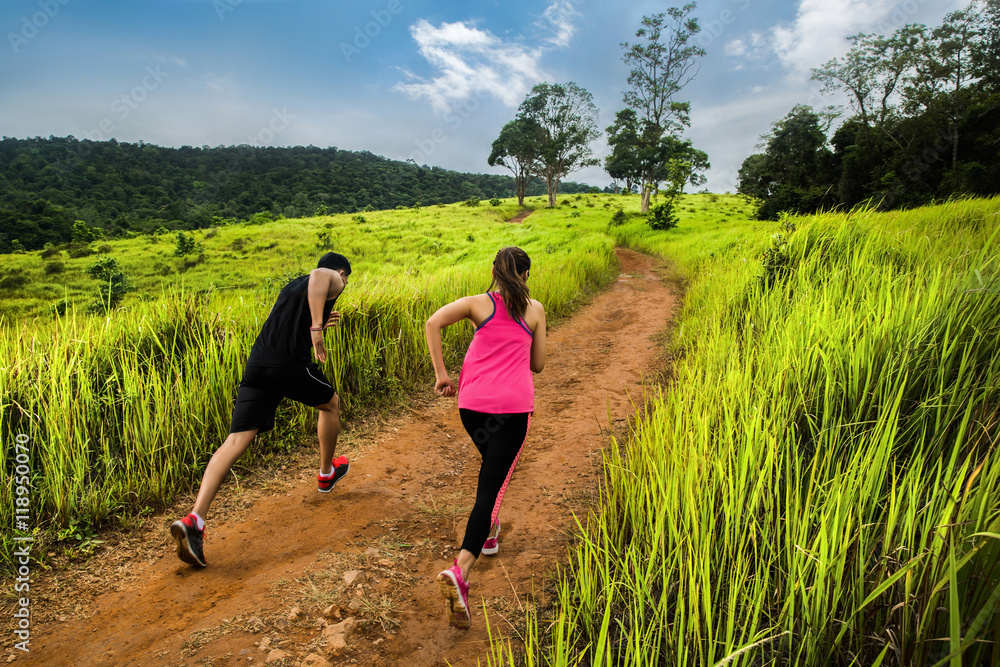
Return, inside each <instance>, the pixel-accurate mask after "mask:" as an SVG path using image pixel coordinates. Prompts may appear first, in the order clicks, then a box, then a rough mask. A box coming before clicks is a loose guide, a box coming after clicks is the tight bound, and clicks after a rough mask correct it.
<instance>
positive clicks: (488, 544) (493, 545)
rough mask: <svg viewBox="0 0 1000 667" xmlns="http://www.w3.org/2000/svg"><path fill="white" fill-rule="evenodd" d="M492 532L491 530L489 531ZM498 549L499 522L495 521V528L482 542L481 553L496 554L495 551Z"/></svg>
mask: <svg viewBox="0 0 1000 667" xmlns="http://www.w3.org/2000/svg"><path fill="white" fill-rule="evenodd" d="M490 532H493V531H490ZM498 551H500V522H499V521H497V530H496V533H494V534H493V536H492V537H487V538H486V541H485V542H484V543H483V550H482V552H481V553H482V554H483V555H484V556H496V555H497V552H498Z"/></svg>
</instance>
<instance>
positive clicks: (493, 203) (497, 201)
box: [490, 197, 503, 206]
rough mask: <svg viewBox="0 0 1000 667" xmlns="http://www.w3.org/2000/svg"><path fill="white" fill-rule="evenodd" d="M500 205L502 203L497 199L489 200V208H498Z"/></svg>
mask: <svg viewBox="0 0 1000 667" xmlns="http://www.w3.org/2000/svg"><path fill="white" fill-rule="evenodd" d="M502 203H503V202H502V201H501V200H500V198H499V197H494V198H493V199H491V200H490V206H499V205H500V204H502Z"/></svg>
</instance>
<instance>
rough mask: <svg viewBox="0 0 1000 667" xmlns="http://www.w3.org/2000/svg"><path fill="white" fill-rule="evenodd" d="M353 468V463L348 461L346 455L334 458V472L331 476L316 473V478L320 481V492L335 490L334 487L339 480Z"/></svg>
mask: <svg viewBox="0 0 1000 667" xmlns="http://www.w3.org/2000/svg"><path fill="white" fill-rule="evenodd" d="M350 469H351V464H350V462H348V460H347V457H346V456H340V457H338V458H336V459H334V460H333V474H332V475H330V476H329V477H323V475H316V479H317V480H318V481H319V492H320V493H330V492H331V491H333V487H334V486H336V485H337V482H339V481H340V480H341V478H343V477H344V475H346V474H347V471H348V470H350Z"/></svg>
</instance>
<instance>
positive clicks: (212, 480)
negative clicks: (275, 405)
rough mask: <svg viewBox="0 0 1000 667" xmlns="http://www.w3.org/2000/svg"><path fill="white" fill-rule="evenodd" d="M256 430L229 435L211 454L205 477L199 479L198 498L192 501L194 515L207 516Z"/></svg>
mask: <svg viewBox="0 0 1000 667" xmlns="http://www.w3.org/2000/svg"><path fill="white" fill-rule="evenodd" d="M255 435H257V429H251V430H249V431H240V432H239V433H230V434H229V437H228V438H226V441H225V442H223V443H222V446H221V447H219V449H217V450H216V451H215V454H212V460H211V461H209V462H208V467H206V468H205V475H204V476H203V477H202V478H201V487H200V488H199V489H198V498H197V500H195V501H194V510H193V511H194V513H195V514H197V515H198V516H200V517H201V518H202V519H204V518H205V517H206V516H208V508H209V506H210V505H211V504H212V499H213V498H215V494H216V493H217V492H218V490H219V487H220V486H222V480H224V479H225V478H226V475H227V474H228V473H229V470H230V469H231V468H232V467H233V464H235V463H236V461H237V459H239V458H240V456H242V455H243V452H245V451H246V450H247V447H249V446H250V443H251V442H253V438H254V436H255Z"/></svg>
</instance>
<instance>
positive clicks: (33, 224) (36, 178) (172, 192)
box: [0, 137, 591, 252]
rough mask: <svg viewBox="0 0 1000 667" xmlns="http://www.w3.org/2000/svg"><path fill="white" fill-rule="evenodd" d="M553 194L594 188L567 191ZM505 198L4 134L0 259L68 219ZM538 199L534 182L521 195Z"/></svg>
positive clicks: (299, 211) (116, 230)
mask: <svg viewBox="0 0 1000 667" xmlns="http://www.w3.org/2000/svg"><path fill="white" fill-rule="evenodd" d="M560 189H561V190H562V191H563V192H565V193H578V192H586V191H588V190H590V189H591V188H590V186H588V185H586V184H579V183H573V182H567V183H561V184H560ZM514 193H515V190H514V179H513V178H511V177H510V176H503V175H494V174H466V173H460V172H456V171H449V170H447V169H441V168H438V167H426V166H423V167H421V166H418V165H415V164H411V163H406V162H398V161H394V160H389V159H386V158H383V157H380V156H378V155H373V154H372V153H369V152H367V151H362V152H356V151H345V150H338V149H337V148H317V147H315V146H294V147H289V148H262V147H253V146H247V145H244V146H228V147H222V146H220V147H215V148H208V147H200V148H198V147H191V146H183V147H181V148H165V147H162V146H155V145H153V144H147V143H143V142H139V143H137V144H131V143H124V142H118V141H116V140H114V139H112V140H110V141H97V142H95V141H89V140H78V139H75V138H74V137H65V138H59V137H49V138H48V139H45V138H41V137H37V138H31V139H15V138H10V137H4V138H3V139H2V140H0V252H11V251H12V250H17V249H21V248H23V249H25V250H36V249H40V248H42V247H43V246H44V245H45V244H46V243H52V244H54V245H58V244H60V243H68V242H70V241H72V236H73V223H74V222H75V221H76V220H83V221H84V222H86V223H87V224H88V225H89V226H90V227H92V228H94V229H99V230H102V231H103V232H104V234H105V235H107V236H109V237H114V236H123V235H126V234H128V233H129V232H136V233H148V232H151V231H154V230H157V229H159V228H161V227H163V228H166V229H168V230H190V229H201V228H205V227H210V226H213V225H215V224H218V222H219V221H220V220H245V219H249V218H251V217H252V216H254V215H255V214H260V213H265V214H271V215H272V216H275V217H277V216H284V217H286V218H297V217H303V216H311V215H317V214H320V215H322V214H325V213H351V212H356V211H361V210H364V209H365V208H367V207H369V206H370V207H372V208H374V209H390V208H396V207H399V206H406V207H410V206H414V205H417V204H420V205H430V204H439V203H444V204H447V203H453V202H458V201H464V200H467V199H470V198H472V197H479V198H481V199H487V198H490V197H511V196H513V195H514ZM544 193H545V186H544V184H542V183H536V184H534V186H533V187H532V188H530V189H529V192H528V194H529V195H539V194H544Z"/></svg>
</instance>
